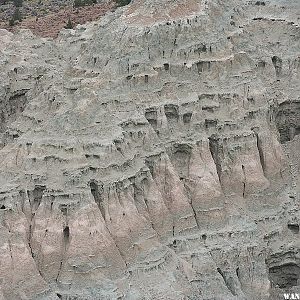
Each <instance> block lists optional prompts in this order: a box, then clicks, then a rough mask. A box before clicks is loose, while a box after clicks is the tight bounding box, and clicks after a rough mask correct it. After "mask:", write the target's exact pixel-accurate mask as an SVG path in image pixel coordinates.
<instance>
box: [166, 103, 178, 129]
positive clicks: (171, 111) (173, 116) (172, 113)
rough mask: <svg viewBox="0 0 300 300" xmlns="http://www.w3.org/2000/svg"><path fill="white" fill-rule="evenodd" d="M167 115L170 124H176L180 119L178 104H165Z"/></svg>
mask: <svg viewBox="0 0 300 300" xmlns="http://www.w3.org/2000/svg"><path fill="white" fill-rule="evenodd" d="M164 110H165V115H166V117H167V120H168V123H169V124H171V125H172V124H175V123H177V122H178V120H179V112H178V111H179V108H178V105H175V104H166V105H165V106H164Z"/></svg>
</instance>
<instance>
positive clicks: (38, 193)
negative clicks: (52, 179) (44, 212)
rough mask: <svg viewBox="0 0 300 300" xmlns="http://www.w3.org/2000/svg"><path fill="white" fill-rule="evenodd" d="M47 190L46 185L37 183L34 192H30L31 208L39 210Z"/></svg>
mask: <svg viewBox="0 0 300 300" xmlns="http://www.w3.org/2000/svg"><path fill="white" fill-rule="evenodd" d="M45 190H46V186H44V185H36V186H35V187H34V190H33V191H32V192H28V196H29V200H30V204H31V208H32V209H33V210H37V209H38V208H39V206H40V204H41V202H42V197H43V194H44V191H45Z"/></svg>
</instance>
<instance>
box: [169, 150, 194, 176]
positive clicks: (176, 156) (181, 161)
mask: <svg viewBox="0 0 300 300" xmlns="http://www.w3.org/2000/svg"><path fill="white" fill-rule="evenodd" d="M169 153H170V159H171V162H172V165H173V166H174V167H175V169H176V171H177V173H178V176H179V178H180V179H182V180H183V179H186V178H188V177H189V165H190V159H191V153H192V147H191V146H190V145H187V144H175V145H173V147H172V149H171V150H170V151H169Z"/></svg>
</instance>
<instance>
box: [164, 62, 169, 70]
mask: <svg viewBox="0 0 300 300" xmlns="http://www.w3.org/2000/svg"><path fill="white" fill-rule="evenodd" d="M164 69H165V71H169V70H170V65H169V64H167V63H166V64H164Z"/></svg>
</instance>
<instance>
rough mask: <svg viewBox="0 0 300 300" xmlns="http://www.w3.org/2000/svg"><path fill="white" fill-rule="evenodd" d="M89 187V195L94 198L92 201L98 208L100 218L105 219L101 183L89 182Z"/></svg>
mask: <svg viewBox="0 0 300 300" xmlns="http://www.w3.org/2000/svg"><path fill="white" fill-rule="evenodd" d="M89 185H90V189H91V193H92V195H93V197H94V200H95V202H96V204H97V205H98V207H99V210H100V212H101V215H102V217H103V218H104V219H105V209H104V204H103V200H104V199H103V191H104V188H103V183H98V182H97V181H95V180H92V181H90V183H89Z"/></svg>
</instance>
